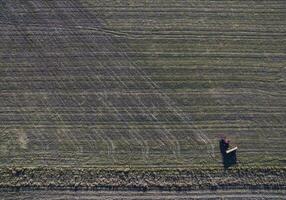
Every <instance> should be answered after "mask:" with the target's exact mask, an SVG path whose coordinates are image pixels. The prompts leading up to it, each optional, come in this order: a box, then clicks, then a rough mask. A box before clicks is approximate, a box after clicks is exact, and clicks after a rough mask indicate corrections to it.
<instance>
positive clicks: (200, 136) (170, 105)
mask: <svg viewBox="0 0 286 200" xmlns="http://www.w3.org/2000/svg"><path fill="white" fill-rule="evenodd" d="M30 2H31V1H30ZM63 2H66V3H67V2H68V3H69V4H70V6H71V7H74V8H77V9H80V11H79V12H77V14H80V17H81V19H88V20H89V23H90V22H91V20H93V21H94V20H95V19H97V17H96V16H95V17H94V16H92V15H91V14H90V13H89V14H88V12H87V11H84V10H82V5H80V4H79V3H78V2H75V1H62V2H61V3H63ZM41 3H42V4H46V3H47V2H43V1H37V3H36V4H33V2H32V4H33V5H41ZM49 3H50V2H49ZM63 13H64V11H63ZM69 17H71V16H68V17H67V18H64V17H63V18H62V19H61V20H62V23H63V27H64V25H65V24H66V23H67V24H69V28H70V29H73V27H75V28H79V29H85V28H84V27H82V26H81V25H80V26H78V25H77V23H78V22H77V21H76V20H75V21H73V18H72V17H71V18H69ZM76 19H79V18H76ZM70 23H71V24H72V25H70ZM93 25H97V26H99V27H100V26H102V24H101V23H100V22H98V21H96V22H92V26H93ZM32 26H42V24H37V23H35V24H32ZM19 30H21V28H20V27H19ZM99 30H101V27H100V29H99ZM105 34H106V33H105ZM78 40H79V41H81V42H82V43H85V45H86V46H85V47H86V48H87V49H88V50H90V51H91V52H96V49H95V51H94V49H93V47H92V46H90V45H89V44H88V43H86V41H83V40H81V38H80V37H79V38H78ZM105 40H106V45H108V46H109V47H108V48H110V49H113V50H114V51H116V52H118V53H119V54H120V55H121V56H123V57H124V58H125V59H126V60H128V61H129V65H130V66H129V67H130V68H132V69H134V70H135V71H136V73H138V74H140V75H141V76H142V78H143V79H144V80H146V83H148V85H149V87H150V88H151V89H152V90H153V91H156V92H157V94H158V95H159V96H160V98H161V99H162V100H163V101H164V103H165V104H166V105H167V109H168V111H169V112H171V113H174V114H175V115H176V116H177V117H179V118H180V120H181V121H183V122H187V124H188V127H189V128H190V130H193V129H194V128H195V129H196V130H195V131H197V133H196V137H197V138H196V140H198V141H200V142H203V143H205V144H209V145H212V143H211V141H210V140H209V139H208V137H207V136H206V135H205V134H204V133H203V132H202V131H201V130H200V128H197V127H196V126H195V125H194V124H193V123H192V119H190V118H189V117H188V116H187V115H185V114H183V112H182V110H181V108H179V107H178V106H177V105H176V104H175V103H174V101H173V100H172V99H171V98H170V97H169V96H168V95H166V94H165V93H163V92H162V90H161V89H160V86H159V85H158V84H156V82H154V81H153V80H152V79H151V78H150V76H149V75H148V74H146V73H145V72H144V71H143V70H141V69H139V68H138V66H137V65H136V63H134V62H133V61H132V58H130V57H129V55H128V54H126V53H125V52H124V49H126V48H127V49H129V51H130V52H133V50H132V49H130V47H129V46H128V45H126V46H124V47H122V46H119V47H115V46H114V45H113V43H114V39H113V38H112V37H109V36H106V37H105ZM106 57H107V58H108V55H106ZM43 64H45V63H44V61H43ZM87 67H88V69H89V70H92V69H91V68H90V67H89V66H87ZM110 73H111V74H110V76H111V77H113V78H114V81H117V82H119V83H120V84H121V85H122V86H123V88H125V89H127V90H128V86H127V85H126V84H125V83H124V81H122V80H121V78H120V76H119V75H117V74H116V72H114V71H112V70H111V72H110ZM51 75H52V74H51ZM87 78H88V79H89V82H90V84H93V79H92V78H90V77H89V76H87ZM98 78H99V77H98ZM99 80H100V78H99ZM57 84H59V85H60V84H62V85H63V87H65V83H64V82H63V81H59V82H58V83H57ZM58 98H59V99H60V100H61V101H62V102H63V99H62V97H60V96H58ZM138 101H139V102H140V103H141V105H142V112H143V111H148V114H149V115H151V114H152V113H151V112H149V109H148V108H147V107H146V105H144V103H143V102H142V100H141V99H140V98H138ZM77 103H78V102H77ZM103 103H104V104H105V105H106V106H107V107H111V108H113V110H114V112H115V113H117V117H118V118H119V119H122V121H123V122H124V123H125V126H126V127H129V125H128V122H127V121H124V117H123V116H122V114H121V113H120V111H118V110H117V108H116V106H115V105H113V104H112V102H108V101H107V102H105V101H103ZM47 106H48V103H47ZM78 107H79V108H81V105H80V104H78ZM130 115H131V116H132V114H130ZM153 118H154V120H155V121H158V119H157V118H156V116H154V115H153ZM58 119H59V121H61V122H64V120H63V118H62V117H61V115H60V114H58ZM63 125H64V126H65V124H63ZM35 127H36V126H35ZM161 130H162V131H163V135H165V136H166V139H167V140H168V142H169V143H170V146H172V150H173V154H174V155H176V156H179V155H180V143H179V141H178V140H177V138H176V136H175V135H173V134H172V133H171V132H169V130H168V129H166V128H164V127H161ZM137 131H138V129H134V134H135V136H134V137H135V140H136V141H137V142H138V144H139V145H141V146H142V148H143V149H145V150H144V152H143V154H144V156H145V159H148V154H149V147H148V143H147V142H146V141H145V140H144V138H143V137H142V136H141V135H140V134H139V133H137ZM66 137H71V138H70V140H71V141H73V142H76V139H74V138H72V133H69V134H67V135H66ZM74 140H75V141H74ZM105 140H107V141H108V144H109V147H108V149H109V153H112V151H113V150H114V149H115V147H114V144H112V141H111V142H110V140H111V139H110V138H108V136H107V135H106V139H105ZM162 142H163V141H162ZM163 143H164V142H163ZM74 145H75V146H77V145H78V144H74ZM208 151H209V153H210V154H211V155H213V145H212V147H211V149H209V150H208Z"/></svg>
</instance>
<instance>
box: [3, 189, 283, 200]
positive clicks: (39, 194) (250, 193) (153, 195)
mask: <svg viewBox="0 0 286 200" xmlns="http://www.w3.org/2000/svg"><path fill="white" fill-rule="evenodd" d="M2 195H3V198H4V199H11V200H18V199H19V200H20V199H50V200H59V199H71V200H73V199H74V200H91V199H92V200H94V199H95V200H96V199H100V200H102V199H106V200H107V199H108V200H130V199H138V200H141V199H142V200H143V199H144V200H147V199H154V200H155V199H156V200H166V199H178V200H187V199H265V198H267V199H284V197H285V192H283V191H275V190H274V191H271V190H264V191H263V190H262V191H261V190H258V191H257V190H230V191H229V190H219V191H205V190H203V191H198V192H130V191H128V192H126V191H120V192H119V191H116V192H102V191H98V192H87V191H83V192H82V191H80V192H73V191H22V192H4V193H2ZM19 196H21V197H19Z"/></svg>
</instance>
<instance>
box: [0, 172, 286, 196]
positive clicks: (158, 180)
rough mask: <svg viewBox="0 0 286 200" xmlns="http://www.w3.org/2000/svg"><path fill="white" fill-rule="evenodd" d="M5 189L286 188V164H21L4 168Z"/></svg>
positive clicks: (1, 178) (2, 184)
mask: <svg viewBox="0 0 286 200" xmlns="http://www.w3.org/2000/svg"><path fill="white" fill-rule="evenodd" d="M0 189H1V190H2V191H4V190H7V189H8V190H26V189H31V190H37V189H53V190H55V189H57V190H66V189H67V190H143V191H146V190H174V191H181V190H183V191H187V190H201V189H211V190H217V189H283V190H284V189H286V168H277V167H267V168H256V167H252V168H251V167H248V168H235V169H231V170H227V171H224V170H222V169H219V168H205V169H199V168H189V169H186V168H185V169H183V168H181V169H180V168H177V169H173V168H172V169H171V168H170V169H152V168H150V169H143V168H142V169H139V168H138V169H137V168H136V169H135V168H134V169H131V168H113V169H106V168H47V167H38V168H19V167H2V168H1V169H0Z"/></svg>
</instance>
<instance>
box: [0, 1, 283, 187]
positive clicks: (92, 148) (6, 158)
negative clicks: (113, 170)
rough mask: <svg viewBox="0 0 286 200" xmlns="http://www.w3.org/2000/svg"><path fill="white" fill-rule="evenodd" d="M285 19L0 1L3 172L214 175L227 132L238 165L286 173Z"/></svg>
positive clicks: (261, 13)
mask: <svg viewBox="0 0 286 200" xmlns="http://www.w3.org/2000/svg"><path fill="white" fill-rule="evenodd" d="M285 13H286V4H285V2H284V1H279V0H275V1H228V0H221V1H209V0H200V1H199V0H194V1H175V0H158V1H151V0H150V1H149V0H148V1H142V0H127V1H116V2H115V1H99V0H93V1H89V0H79V1H75V0H69V1H67V0H66V1H64V0H63V1H44V0H37V1H20V0H16V1H12V0H7V1H0V40H1V44H0V165H1V166H10V165H16V166H17V165H22V166H42V165H51V166H73V167H74V166H76V167H79V166H90V167H95V166H109V167H110V166H111V167H116V166H118V165H132V166H140V167H144V166H145V167H146V166H155V167H156V166H157V167H162V168H167V167H171V168H175V167H176V166H182V167H184V166H202V165H204V166H209V167H221V158H220V154H219V148H218V138H219V137H220V135H221V134H222V133H223V134H225V135H226V136H227V137H228V138H229V139H231V141H232V142H233V144H234V145H238V146H239V152H238V159H239V166H249V167H251V166H279V167H282V166H284V165H285V157H286V156H285V153H284V152H285V150H286V149H285V128H286V124H285V121H286V114H285V113H286V103H285V102H286V96H285V91H286V82H285V76H286V70H285V64H286V53H285V52H286V48H285V46H286V26H285V24H286V23H285V19H286V14H285ZM283 184H284V183H283ZM284 186H285V184H284Z"/></svg>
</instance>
